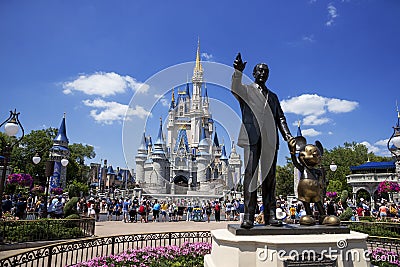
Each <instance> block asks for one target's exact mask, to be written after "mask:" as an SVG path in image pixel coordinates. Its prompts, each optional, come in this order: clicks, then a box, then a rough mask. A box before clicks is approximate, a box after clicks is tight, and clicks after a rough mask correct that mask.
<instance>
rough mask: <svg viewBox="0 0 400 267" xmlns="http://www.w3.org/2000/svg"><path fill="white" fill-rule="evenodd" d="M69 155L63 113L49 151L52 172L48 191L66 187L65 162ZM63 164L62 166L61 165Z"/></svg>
mask: <svg viewBox="0 0 400 267" xmlns="http://www.w3.org/2000/svg"><path fill="white" fill-rule="evenodd" d="M69 155H70V152H69V149H68V138H67V128H66V125H65V113H64V116H63V119H62V121H61V125H60V128H59V129H58V133H57V136H56V137H55V138H54V139H53V147H52V148H51V149H50V160H51V161H54V172H53V176H52V177H51V180H50V189H51V188H56V187H61V188H63V189H65V187H66V185H67V167H66V166H67V165H66V164H68V161H65V160H66V159H67V158H68V157H69ZM62 163H63V164H62Z"/></svg>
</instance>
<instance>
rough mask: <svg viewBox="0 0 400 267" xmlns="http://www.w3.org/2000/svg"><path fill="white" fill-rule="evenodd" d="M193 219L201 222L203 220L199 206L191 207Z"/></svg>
mask: <svg viewBox="0 0 400 267" xmlns="http://www.w3.org/2000/svg"><path fill="white" fill-rule="evenodd" d="M192 216H193V221H195V222H201V221H203V211H202V209H201V208H200V207H199V206H196V207H194V209H193V215H192Z"/></svg>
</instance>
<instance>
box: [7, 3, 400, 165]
mask: <svg viewBox="0 0 400 267" xmlns="http://www.w3.org/2000/svg"><path fill="white" fill-rule="evenodd" d="M398 14H400V2H399V1H397V0H386V1H381V0H332V1H322V0H293V1H257V2H253V3H248V1H197V2H196V1H173V2H171V1H169V2H168V3H167V1H130V0H125V1H123V0H121V1H103V0H96V1H74V0H72V1H54V0H51V1H50V0H42V1H41V0H38V1H1V2H0V36H1V42H0V73H1V75H0V90H1V105H0V118H1V117H2V118H4V119H5V118H7V116H8V112H9V110H11V109H14V108H16V109H17V110H18V111H19V112H21V115H20V120H21V122H22V123H23V126H24V128H25V130H26V132H30V131H31V130H37V129H42V128H45V127H58V126H59V124H60V122H61V119H62V116H63V113H64V112H66V114H67V134H68V137H69V139H70V142H71V143H84V144H90V145H93V146H94V147H95V151H96V153H97V157H96V159H94V160H93V161H92V162H99V161H100V159H108V161H109V163H111V164H112V165H113V166H121V167H126V161H127V162H128V165H129V167H132V168H133V167H134V165H132V162H133V159H134V156H135V154H136V150H135V149H131V146H132V147H134V145H135V143H137V142H138V139H139V136H140V135H141V134H142V133H143V128H144V125H145V123H146V121H147V124H146V125H158V120H159V117H160V116H162V117H163V119H165V116H166V114H165V111H166V108H165V106H164V105H163V103H164V104H165V101H167V102H168V101H169V99H170V95H171V91H170V90H171V87H170V83H169V82H168V81H167V82H166V83H165V86H166V87H165V88H161V87H163V86H162V85H163V84H161V85H160V88H158V90H159V91H157V92H158V93H154V92H153V91H151V89H152V88H151V86H149V85H148V83H149V79H150V80H151V79H152V77H153V78H154V77H156V78H161V77H163V76H162V74H163V73H168V72H166V71H165V70H166V69H167V68H171V67H172V68H175V67H174V66H177V64H181V63H185V62H190V61H193V60H194V59H195V53H196V47H197V40H198V38H200V42H201V52H202V59H203V60H204V61H208V62H209V63H210V64H212V63H215V64H223V65H224V66H225V65H227V66H231V65H232V62H233V60H234V58H235V56H236V53H237V52H239V51H240V52H241V53H242V57H243V59H244V60H246V61H248V66H247V68H246V70H245V74H247V75H251V71H252V68H253V66H254V65H255V64H256V63H259V62H266V63H267V64H268V65H269V67H270V70H271V72H270V79H269V81H268V83H267V85H268V87H269V88H270V89H271V90H272V91H274V92H275V93H277V95H278V96H279V98H280V99H281V101H282V106H283V108H284V110H285V112H286V117H287V120H288V122H289V125H290V128H291V131H292V133H293V134H295V133H296V128H297V121H298V120H301V122H302V126H301V128H302V130H303V134H304V135H307V136H308V139H309V141H314V140H316V139H318V140H320V141H321V142H322V143H323V144H324V145H325V147H326V148H328V149H331V148H333V147H335V146H340V145H343V143H344V142H346V141H348V142H352V141H355V142H360V143H361V142H366V143H365V144H367V145H368V147H369V148H370V149H371V150H372V151H374V152H375V153H376V154H378V155H388V152H387V149H386V147H385V142H387V139H388V138H389V137H390V135H391V134H392V128H391V127H392V126H394V124H395V123H396V120H397V117H396V99H399V93H398V92H399V85H400V53H399V50H398V49H399V47H400V20H399V19H398ZM190 68H191V67H190ZM190 68H189V70H183V71H182V73H183V75H181V76H183V77H180V78H179V79H177V81H178V84H176V87H175V90H177V88H178V87H179V85H180V84H184V83H185V82H186V80H187V77H188V76H189V78H190V77H191V75H192V74H191V72H190ZM185 71H186V74H184V73H185ZM178 73H179V74H182V73H180V72H179V71H178ZM205 76H206V77H205V79H206V80H207V79H208V78H209V77H207V69H205ZM209 80H210V79H209ZM211 80H212V79H211ZM146 81H147V83H146ZM227 83H228V84H229V80H227ZM149 88H150V89H149ZM228 89H229V88H228ZM208 91H209V95H210V97H211V98H212V99H215V101H222V102H221V103H223V104H222V105H219V104H218V103H219V102H217V103H216V104H215V105H214V107H213V106H212V107H211V110H212V112H213V116H214V118H215V119H216V120H217V121H218V122H219V123H220V125H221V127H219V126H218V127H217V131H218V134H220V131H219V129H221V136H222V137H223V138H224V141H225V143H228V139H235V133H234V130H232V131H233V132H232V133H231V132H230V131H231V130H229V129H231V128H232V129H234V128H235V126H236V125H232V123H231V121H230V120H229V119H226V118H225V117H224V116H222V115H218V114H217V113H218V111H219V108H220V107H231V108H232V111H231V113H232V114H234V113H235V111H237V103H236V102H235V100H234V99H233V98H232V96H231V95H230V93H229V91H227V90H226V88H221V87H219V86H215V85H213V84H210V85H209V86H208ZM175 92H176V91H175ZM163 95H164V96H163ZM160 97H161V98H160ZM163 99H165V100H163ZM399 100H400V99H399ZM157 101H158V102H157ZM129 105H130V107H129V109H128V106H129ZM153 105H154V109H152V110H150V109H146V108H144V107H151V106H153ZM127 110H129V111H128V114H129V118H130V121H134V122H135V124H134V125H133V126H132V128H129V129H127V130H126V131H125V132H124V131H123V127H124V123H123V120H124V118H125V113H126V111H127ZM222 113H224V112H223V111H222ZM148 114H151V117H146V115H148ZM224 114H225V113H224ZM232 114H231V115H232ZM4 119H3V120H4ZM125 125H126V124H125ZM222 125H226V128H227V130H226V129H225V128H224V127H225V126H224V127H222ZM156 128H157V127H152V126H147V127H146V131H147V132H148V133H149V134H151V135H153V136H155V135H156ZM228 128H229V129H228ZM123 133H124V136H125V137H124V139H129V140H131V143H129V145H127V144H125V145H124V146H123V145H122V140H123V137H122V136H123ZM385 140H386V141H385ZM130 150H132V151H130ZM228 151H230V147H229V146H228ZM287 155H288V151H287V149H286V148H285V147H282V148H281V149H280V157H279V163H280V164H281V165H282V164H284V163H285V161H284V157H285V156H287ZM125 157H126V159H125ZM88 163H89V162H88Z"/></svg>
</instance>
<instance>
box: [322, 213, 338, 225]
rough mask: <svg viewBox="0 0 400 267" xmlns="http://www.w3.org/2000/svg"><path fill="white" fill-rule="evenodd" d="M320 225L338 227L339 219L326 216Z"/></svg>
mask: <svg viewBox="0 0 400 267" xmlns="http://www.w3.org/2000/svg"><path fill="white" fill-rule="evenodd" d="M322 224H323V225H328V226H338V225H340V219H339V218H338V217H336V216H334V215H330V216H326V217H325V219H324V221H323V222H322Z"/></svg>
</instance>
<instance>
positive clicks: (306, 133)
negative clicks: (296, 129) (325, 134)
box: [301, 128, 321, 136]
mask: <svg viewBox="0 0 400 267" xmlns="http://www.w3.org/2000/svg"><path fill="white" fill-rule="evenodd" d="M301 134H302V135H303V136H317V135H320V134H321V132H318V131H317V130H315V129H313V128H310V129H304V130H301Z"/></svg>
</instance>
